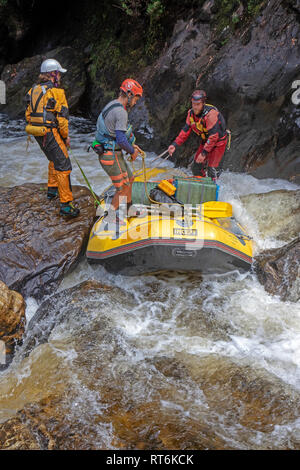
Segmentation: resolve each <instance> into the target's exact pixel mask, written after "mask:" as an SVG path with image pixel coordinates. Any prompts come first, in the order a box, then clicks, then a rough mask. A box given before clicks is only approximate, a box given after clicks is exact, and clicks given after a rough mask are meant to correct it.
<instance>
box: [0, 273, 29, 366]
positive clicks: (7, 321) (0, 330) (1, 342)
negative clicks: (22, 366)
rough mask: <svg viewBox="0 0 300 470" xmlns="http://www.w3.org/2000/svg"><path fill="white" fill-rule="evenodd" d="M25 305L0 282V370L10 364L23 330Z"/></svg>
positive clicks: (13, 292) (18, 296)
mask: <svg viewBox="0 0 300 470" xmlns="http://www.w3.org/2000/svg"><path fill="white" fill-rule="evenodd" d="M25 308H26V304H25V301H24V299H23V297H22V295H21V294H19V293H18V292H15V291H13V290H10V289H9V288H8V287H7V286H6V285H5V284H4V282H2V281H0V370H1V369H3V368H5V367H7V366H8V364H9V363H10V362H11V359H12V357H13V353H14V350H15V347H16V346H17V345H19V344H21V341H22V336H23V334H24V330H25V324H26V317H25Z"/></svg>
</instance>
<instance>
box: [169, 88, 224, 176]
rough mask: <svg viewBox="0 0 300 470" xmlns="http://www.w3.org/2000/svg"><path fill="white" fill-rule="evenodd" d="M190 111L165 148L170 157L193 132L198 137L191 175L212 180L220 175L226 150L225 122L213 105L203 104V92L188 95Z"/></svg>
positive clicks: (204, 96) (204, 102) (197, 91)
mask: <svg viewBox="0 0 300 470" xmlns="http://www.w3.org/2000/svg"><path fill="white" fill-rule="evenodd" d="M191 99H192V108H191V109H190V110H189V111H188V115H187V118H186V122H185V125H184V127H183V128H182V130H181V131H180V133H179V134H178V136H177V137H176V139H175V141H174V142H173V143H172V144H171V145H170V146H169V148H168V151H169V154H170V155H173V153H174V152H175V150H176V147H177V146H180V145H182V144H183V143H184V142H185V141H186V140H187V138H188V137H189V135H190V133H191V132H192V131H193V132H195V133H196V134H197V135H199V136H200V138H201V143H200V145H199V147H198V150H197V152H196V154H195V157H194V163H193V166H192V172H193V174H194V175H195V176H206V170H207V176H210V177H211V178H213V179H214V180H215V179H217V178H218V177H219V176H220V174H221V164H220V163H221V160H222V158H223V155H224V153H225V150H226V145H227V138H228V135H227V131H226V124H225V119H224V117H223V116H222V114H221V113H220V111H218V109H217V108H216V107H215V106H212V105H211V104H206V93H205V91H203V90H195V91H194V92H193V94H192V97H191Z"/></svg>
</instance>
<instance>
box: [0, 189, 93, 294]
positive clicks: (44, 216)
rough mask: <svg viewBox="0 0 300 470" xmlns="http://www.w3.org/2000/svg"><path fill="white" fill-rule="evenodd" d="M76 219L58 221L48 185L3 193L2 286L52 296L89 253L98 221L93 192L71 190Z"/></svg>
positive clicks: (0, 236) (0, 223)
mask: <svg viewBox="0 0 300 470" xmlns="http://www.w3.org/2000/svg"><path fill="white" fill-rule="evenodd" d="M73 194H74V199H75V201H76V203H77V204H78V206H79V207H80V215H79V217H77V218H74V219H70V218H64V217H62V216H60V215H59V201H58V200H55V201H49V200H48V199H47V197H46V185H44V184H31V183H28V184H24V185H22V186H15V187H13V188H0V258H1V265H0V280H2V281H3V282H5V283H6V284H7V285H8V287H10V288H12V289H15V290H17V291H18V292H20V293H22V294H23V295H24V296H32V297H35V298H41V297H42V296H43V295H45V294H49V293H51V292H53V290H54V289H55V288H56V287H57V285H58V284H59V281H60V280H61V279H62V277H63V276H64V275H65V274H66V273H67V272H68V271H69V270H70V269H71V268H72V267H75V265H76V263H77V262H78V260H79V258H80V256H81V255H82V254H83V251H84V249H85V246H86V243H87V240H88V236H89V232H90V229H91V227H92V223H93V219H94V216H95V208H94V201H93V198H92V196H91V194H90V192H89V190H88V189H87V188H85V187H82V186H74V187H73Z"/></svg>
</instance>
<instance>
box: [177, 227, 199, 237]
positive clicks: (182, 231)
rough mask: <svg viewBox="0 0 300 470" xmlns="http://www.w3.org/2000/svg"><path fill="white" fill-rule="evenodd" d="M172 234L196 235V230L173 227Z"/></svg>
mask: <svg viewBox="0 0 300 470" xmlns="http://www.w3.org/2000/svg"><path fill="white" fill-rule="evenodd" d="M173 235H179V236H182V235H187V236H192V237H196V236H197V230H196V229H193V228H174V229H173Z"/></svg>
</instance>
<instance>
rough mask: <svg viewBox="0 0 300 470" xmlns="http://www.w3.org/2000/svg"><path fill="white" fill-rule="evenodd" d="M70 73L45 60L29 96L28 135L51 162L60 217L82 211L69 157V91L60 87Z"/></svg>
mask: <svg viewBox="0 0 300 470" xmlns="http://www.w3.org/2000/svg"><path fill="white" fill-rule="evenodd" d="M66 71H67V70H66V69H64V68H63V67H62V66H61V65H60V63H59V62H58V61H57V60H55V59H47V60H44V62H43V63H42V65H41V70H40V72H41V73H40V76H39V81H40V83H39V84H38V85H33V87H32V88H31V89H30V90H29V91H28V93H27V95H26V102H27V109H26V113H25V116H26V121H27V123H28V125H27V126H26V131H27V133H28V134H32V135H34V137H35V139H36V141H37V142H38V144H39V146H40V147H41V149H42V151H43V152H44V154H45V155H46V157H47V158H48V160H49V166H48V191H47V197H48V199H53V198H55V197H56V196H57V195H58V196H59V199H60V214H61V215H64V216H71V217H77V216H78V215H79V212H80V211H79V209H78V208H76V207H75V206H74V205H73V202H72V201H73V194H72V187H71V181H70V174H71V171H72V166H71V162H70V158H69V155H68V147H69V146H70V138H69V123H68V121H69V108H68V103H67V99H66V95H65V91H64V89H63V88H61V87H60V80H61V74H62V73H65V72H66Z"/></svg>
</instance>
